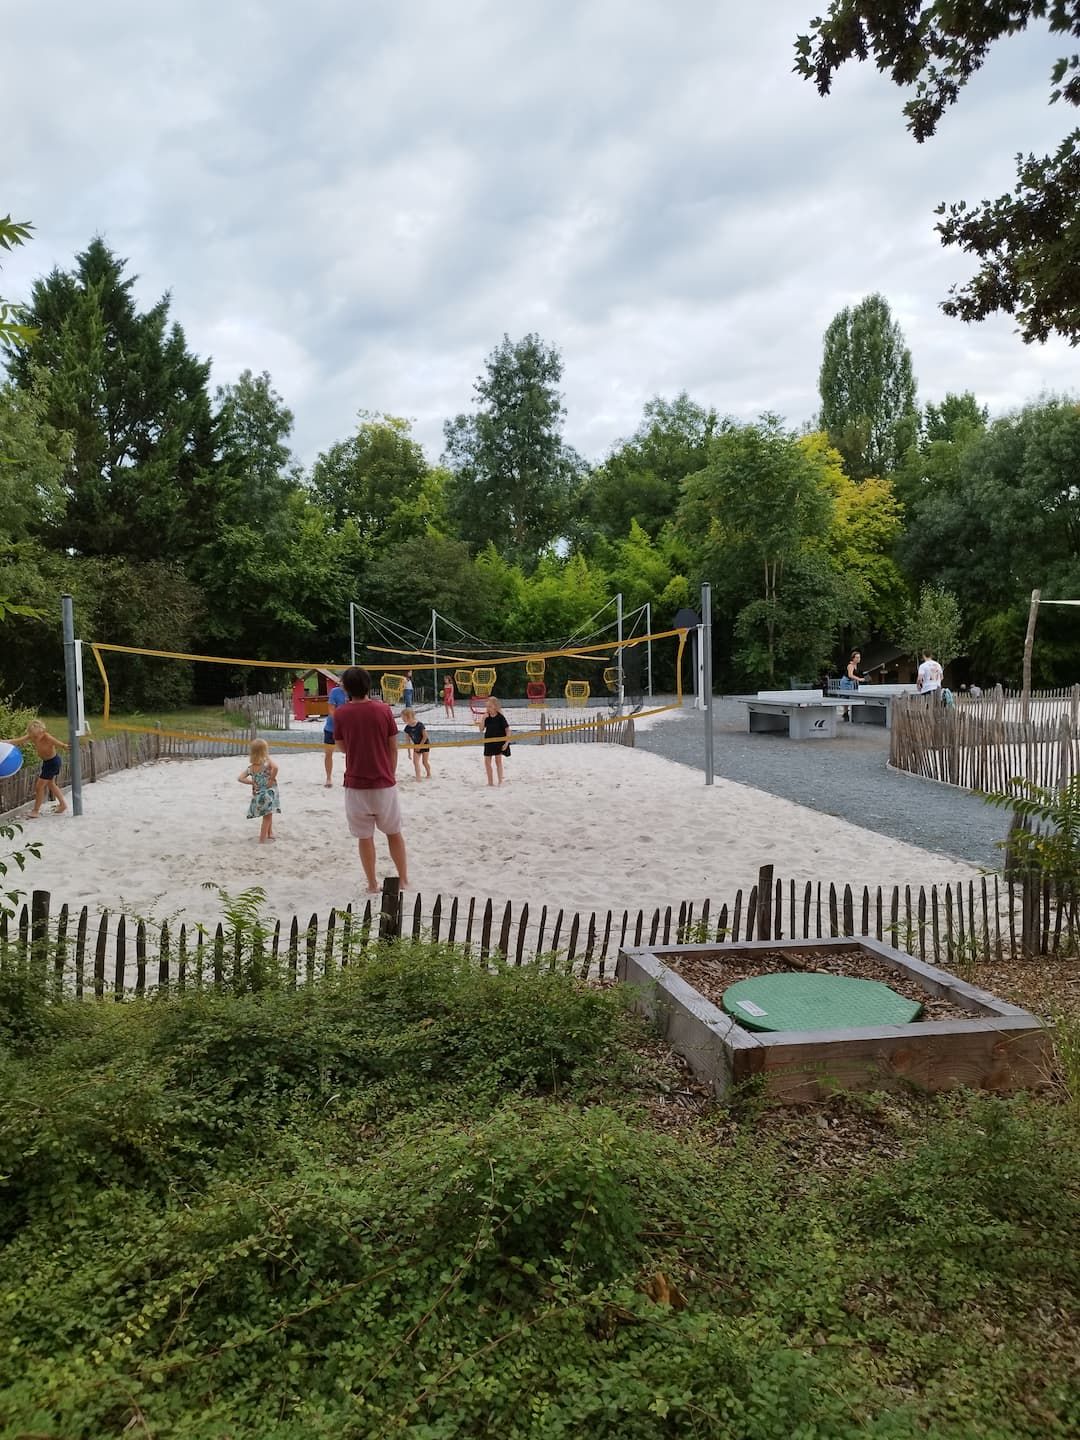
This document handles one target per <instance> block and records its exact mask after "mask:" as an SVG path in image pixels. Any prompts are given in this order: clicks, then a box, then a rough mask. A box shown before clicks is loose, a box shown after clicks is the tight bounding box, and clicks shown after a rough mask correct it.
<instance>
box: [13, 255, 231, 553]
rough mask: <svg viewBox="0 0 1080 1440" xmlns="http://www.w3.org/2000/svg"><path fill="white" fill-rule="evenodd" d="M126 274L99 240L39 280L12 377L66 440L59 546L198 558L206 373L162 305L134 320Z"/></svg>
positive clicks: (205, 461) (207, 424)
mask: <svg viewBox="0 0 1080 1440" xmlns="http://www.w3.org/2000/svg"><path fill="white" fill-rule="evenodd" d="M125 264H126V262H125V261H123V260H121V259H119V258H118V257H117V256H115V255H114V254H113V253H112V251H111V250H109V248H108V247H107V246H106V245H105V243H104V241H102V240H100V239H95V240H93V241H92V242H91V243H90V245H89V246H88V247H87V249H86V250H85V251H83V253H82V254H81V255H79V256H77V257H76V261H75V267H74V269H73V270H71V271H63V270H59V269H57V270H54V271H53V272H52V274H51V275H48V276H47V277H46V278H45V279H43V280H39V281H37V282H36V283H35V285H34V288H33V292H32V300H31V304H30V305H29V306H28V307H27V312H26V320H27V323H28V324H30V325H32V326H33V327H34V328H35V329H36V330H37V339H36V341H35V343H34V344H33V346H32V347H31V346H22V347H20V348H18V349H17V350H16V351H15V354H14V357H13V360H12V365H11V370H12V374H13V376H14V378H15V380H16V383H18V384H19V385H20V386H24V387H27V388H29V387H30V386H31V385H33V384H35V383H36V384H37V385H38V386H41V387H42V393H43V395H44V397H45V402H46V406H47V419H48V422H49V424H50V425H52V426H53V427H54V428H55V429H56V430H60V431H66V432H68V433H69V434H70V435H71V437H72V454H71V459H70V463H69V464H68V466H67V468H66V470H65V474H64V486H65V489H66V490H67V493H68V503H67V507H66V511H65V514H64V519H63V521H62V523H61V526H60V530H59V532H58V535H57V541H58V543H59V544H60V545H61V546H63V547H64V548H65V549H68V550H71V551H74V552H75V553H77V554H81V555H129V556H132V557H137V558H140V559H153V558H159V557H160V558H166V557H170V556H177V555H182V554H183V553H185V552H187V551H190V550H191V549H192V548H194V546H195V545H197V544H198V543H199V541H200V540H201V539H202V538H203V534H204V532H205V527H206V524H207V518H206V506H205V503H204V498H205V497H204V495H203V493H202V492H203V490H204V488H205V485H206V483H207V482H206V475H207V472H208V470H209V468H210V467H211V465H212V463H213V459H214V430H213V421H212V417H211V412H210V400H209V396H208V394H207V389H206V386H207V380H208V378H209V373H210V366H209V363H208V362H204V361H201V360H199V359H197V358H196V357H195V356H194V355H193V354H192V353H191V352H190V351H189V350H188V348H187V343H186V341H185V339H184V332H183V330H182V329H181V328H180V326H179V325H177V324H176V323H175V322H173V323H171V324H170V322H169V297H168V296H167V295H166V296H163V297H162V298H161V299H160V300H159V301H158V302H157V304H156V305H154V306H152V307H151V308H150V309H149V310H147V311H144V312H140V311H139V310H138V308H137V306H136V303H135V299H134V296H133V293H132V291H133V287H134V284H135V280H136V277H135V276H133V275H132V276H125V275H124V268H125Z"/></svg>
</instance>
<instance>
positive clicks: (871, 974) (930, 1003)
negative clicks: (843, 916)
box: [666, 950, 1015, 1020]
mask: <svg viewBox="0 0 1080 1440" xmlns="http://www.w3.org/2000/svg"><path fill="white" fill-rule="evenodd" d="M666 963H667V964H669V965H670V967H671V969H673V970H675V971H676V972H677V973H678V974H679V975H681V976H682V978H683V979H684V980H685V981H686V982H687V983H688V984H689V985H692V986H693V987H694V989H695V990H697V991H698V992H699V993H700V994H702V995H704V996H705V998H706V999H707V1000H711V1001H712V1003H713V1004H714V1005H716V1006H720V1004H721V1001H722V999H723V995H724V991H725V990H726V989H727V988H728V986H729V985H733V984H734V983H735V981H736V980H749V979H751V978H752V977H753V976H757V975H782V974H785V973H787V972H790V971H792V970H804V971H807V972H808V973H810V974H816V975H845V976H849V977H850V978H852V979H855V980H880V981H882V982H883V983H884V984H886V985H888V986H889V988H890V990H895V991H896V993H897V994H898V995H903V997H904V998H905V1000H915V1001H918V1002H919V1003H921V1005H922V1007H923V1013H922V1015H921V1016H920V1017H919V1018H920V1020H970V1019H971V1018H972V1013H971V1011H970V1010H964V1009H962V1008H961V1007H960V1006H959V1005H954V1004H953V1002H952V1001H951V1000H946V999H944V998H943V997H942V996H940V995H931V994H930V993H929V992H928V991H927V990H924V989H923V987H922V986H921V985H920V984H918V982H917V981H915V980H912V979H911V978H910V977H909V976H907V975H902V974H899V973H897V972H895V971H890V970H887V969H886V968H885V967H884V966H883V965H882V964H881V963H880V961H878V960H877V959H876V958H875V957H874V956H873V955H868V954H865V953H862V952H860V951H857V950H856V951H851V950H849V951H842V950H841V951H836V952H834V953H831V954H830V953H829V952H828V951H819V950H806V951H797V950H761V951H758V952H757V953H756V954H754V955H737V954H736V955H732V956H731V957H730V958H728V957H727V956H717V957H713V956H709V957H704V956H697V955H681V956H679V958H678V959H676V960H667V961H666ZM971 983H973V984H979V983H980V982H978V981H972V982H971ZM983 988H984V989H985V988H988V987H985V986H984V987H983ZM1001 998H1002V999H1004V998H1005V997H1004V996H1002V997H1001ZM1014 1003H1015V1002H1014Z"/></svg>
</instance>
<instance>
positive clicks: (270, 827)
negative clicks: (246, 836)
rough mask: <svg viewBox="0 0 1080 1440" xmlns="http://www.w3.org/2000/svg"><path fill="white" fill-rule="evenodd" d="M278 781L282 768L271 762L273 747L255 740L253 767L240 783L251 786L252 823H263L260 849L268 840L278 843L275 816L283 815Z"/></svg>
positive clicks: (244, 771)
mask: <svg viewBox="0 0 1080 1440" xmlns="http://www.w3.org/2000/svg"><path fill="white" fill-rule="evenodd" d="M277 777H278V767H277V766H276V765H275V764H274V762H273V760H271V759H270V746H269V745H268V744H267V743H266V741H265V740H253V741H252V742H251V754H250V763H249V764H248V767H247V769H246V770H243V771H241V773H240V774H239V775H238V776H237V779H238V780H239V781H240V784H241V785H250V786H251V804H250V805H249V806H248V819H249V820H254V819H255V818H256V817H258V818H259V819H261V820H262V829H261V830H260V831H259V844H260V845H262V844H263V843H264V842H265V841H267V840H276V839H277V836H276V835H275V834H274V816H275V814H277V815H280V814H281V803H280V801H279V800H278V792H277Z"/></svg>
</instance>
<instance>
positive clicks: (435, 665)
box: [431, 610, 439, 705]
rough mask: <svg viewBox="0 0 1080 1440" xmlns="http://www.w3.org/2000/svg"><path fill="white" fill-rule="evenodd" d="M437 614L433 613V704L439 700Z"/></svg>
mask: <svg viewBox="0 0 1080 1440" xmlns="http://www.w3.org/2000/svg"><path fill="white" fill-rule="evenodd" d="M435 616H436V612H435V611H434V610H432V612H431V703H432V705H435V704H437V703H438V700H439V635H438V631H437V630H436V628H435Z"/></svg>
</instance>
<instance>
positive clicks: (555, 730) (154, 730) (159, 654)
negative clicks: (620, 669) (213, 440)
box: [90, 630, 689, 750]
mask: <svg viewBox="0 0 1080 1440" xmlns="http://www.w3.org/2000/svg"><path fill="white" fill-rule="evenodd" d="M688 633H689V632H688V631H686V630H663V631H660V632H659V633H658V634H656V635H642V636H640V637H639V638H638V639H636V640H628V641H626V642H624V645H623V649H627V648H628V647H629V646H631V645H639V644H642V643H643V642H644V641H646V640H667V639H670V638H671V637H672V636H673V635H677V636H678V637H679V649H678V653H677V655H676V657H675V676H676V698H675V700H674V701H673V702H672V703H671V704H670V705H656V706H654V707H653V708H652V709H650V710H638V711H637V712H636V713H635V714H633V715H630V716H626V715H594V716H592V717H591V718H590V719H588V720H581V721H578V722H577V723H575V724H570V725H555V726H549V727H547V728H546V729H544V730H518V731H515V732H514V733H513V734H512V735H511V736H510V740H511V742H512V743H514V744H518V745H521V744H526V743H529V742H531V741H536V740H540V739H541V738H542V737H546V736H548V735H565V734H569V733H571V732H573V731H576V730H592V729H595V728H596V726H597V725H598V724H599V725H601V726H604V725H619V724H622V723H623V722H624V721H625V720H627V719H634V720H644V719H645V718H646V717H648V716H650V715H664V714H667V713H668V712H669V711H671V710H680V709H681V708H682V703H683V684H682V658H683V652H684V650H685V649H686V637H687V634H688ZM590 648H591V649H594V650H595V649H605V650H606V649H609V648H610V645H604V646H592V647H590ZM90 649H91V650H92V652H93V655H94V659H95V661H96V662H97V667H98V670H99V671H100V673H101V681H102V684H103V685H104V687H105V701H104V707H103V714H102V726H103V728H104V729H106V730H109V731H112V732H114V733H120V734H122V733H124V732H125V731H126V732H128V733H129V734H132V735H163V736H168V737H169V738H170V739H175V740H199V741H202V742H204V743H210V744H213V745H231V744H237V743H239V741H240V736H239V735H237V736H235V737H233V736H229V735H210V734H208V733H206V732H205V731H198V730H172V729H166V728H164V727H161V726H157V725H126V724H119V723H117V722H115V721H112V720H110V719H109V701H110V692H109V676H108V673H107V671H106V669H105V664H104V662H103V660H102V658H101V654H100V653H99V652H100V651H102V650H108V651H112V652H115V653H118V654H121V655H149V656H151V657H152V658H154V659H160V660H204V661H208V662H210V663H212V664H218V665H240V666H245V665H253V666H260V667H262V668H264V669H268V670H271V669H272V670H320V669H327V670H328V669H332V668H333V667H331V666H329V665H327V666H321V665H298V664H283V663H282V662H281V661H280V660H233V659H225V658H223V657H222V656H220V655H187V654H184V653H182V652H180V651H175V650H173V651H171V650H142V649H139V648H138V647H137V646H133V645H106V644H103V643H99V642H96V641H92V642H91V644H90ZM566 653H567V652H566V651H563V650H555V651H552V652H551V655H564V654H566ZM551 655H548V656H545V657H543V658H551ZM528 658H532V659H540V658H541V657H540V656H537V655H533V656H532V657H528ZM500 663H503V664H510V663H516V662H511V661H502V662H500ZM340 668H342V669H347V668H348V667H346V666H342V667H340ZM485 743H486V741H485V737H484V736H482V735H478V736H470V737H469V738H468V739H467V740H432V741H431V742H430V746H431V749H432V750H459V749H463V748H465V747H466V746H475V745H483V744H485ZM274 744H275V746H276V748H277V749H279V750H323V749H325V746H324V744H322V743H317V742H312V743H308V742H305V741H297V740H275V741H274Z"/></svg>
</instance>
